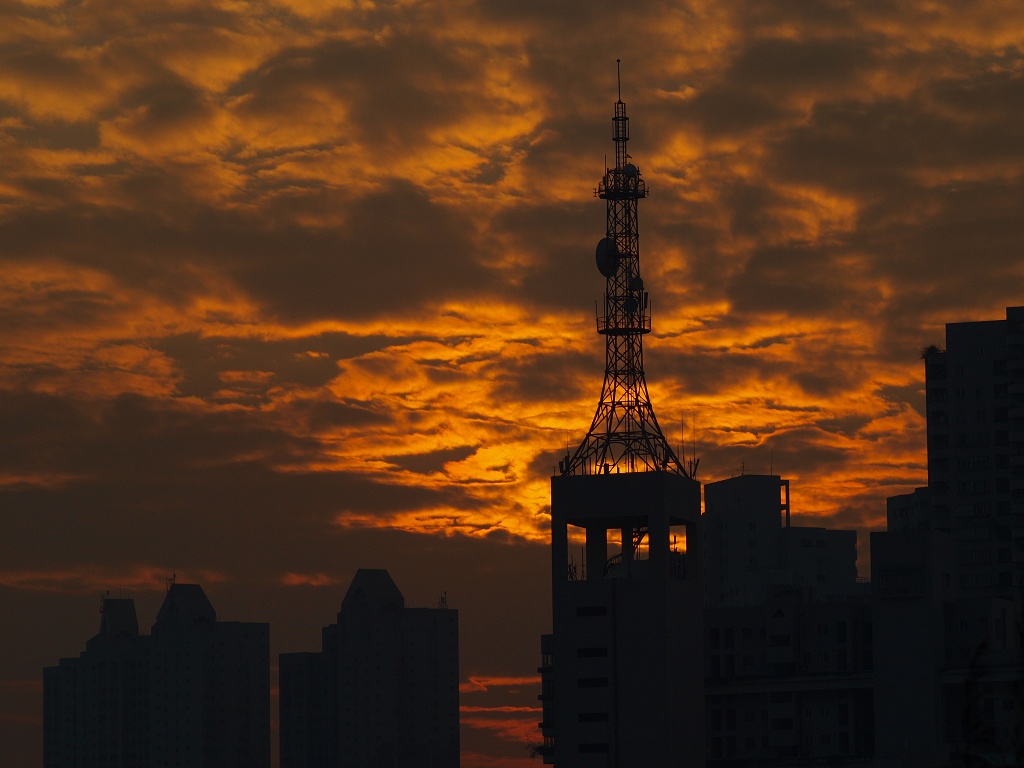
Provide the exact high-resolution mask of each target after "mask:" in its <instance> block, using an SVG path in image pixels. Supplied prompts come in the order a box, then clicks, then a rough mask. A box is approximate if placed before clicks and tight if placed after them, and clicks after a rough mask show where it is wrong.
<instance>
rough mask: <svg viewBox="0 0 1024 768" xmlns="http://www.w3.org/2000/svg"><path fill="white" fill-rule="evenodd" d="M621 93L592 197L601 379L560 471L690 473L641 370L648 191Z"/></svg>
mask: <svg viewBox="0 0 1024 768" xmlns="http://www.w3.org/2000/svg"><path fill="white" fill-rule="evenodd" d="M618 95H619V98H618V101H616V102H615V116H614V117H613V118H612V125H613V134H612V138H613V139H614V141H615V167H614V168H605V172H604V178H603V179H602V180H601V182H600V183H599V184H598V187H597V189H596V190H594V195H595V196H596V197H600V198H601V199H602V200H604V201H605V202H606V208H607V214H606V219H607V223H606V228H605V236H604V237H603V238H602V239H601V240H600V242H598V244H597V268H598V269H599V270H600V272H601V274H602V275H604V276H605V278H606V283H605V292H604V314H603V315H600V314H599V315H598V318H597V332H598V333H599V334H601V335H602V336H604V337H605V369H604V385H603V387H602V389H601V401H600V402H599V403H598V405H597V412H596V413H595V414H594V422H593V424H591V425H590V430H589V431H588V432H587V436H586V437H585V438H584V439H583V442H582V443H580V446H579V447H578V448H577V449H576V452H575V453H574V454H572V455H571V456H568V455H567V456H566V458H565V460H563V461H562V462H560V464H559V471H560V472H561V474H563V475H590V474H599V473H609V472H620V471H621V472H651V471H666V470H667V471H669V472H675V473H677V474H681V475H685V476H686V477H692V476H693V474H694V469H695V466H692V467H685V466H684V465H683V464H682V463H681V462H680V461H679V459H678V457H677V456H676V454H675V452H674V451H673V450H672V447H671V446H670V445H669V443H668V441H667V440H666V439H665V435H664V434H662V431H661V427H660V426H659V425H658V419H657V418H656V417H655V415H654V407H653V406H652V405H651V396H650V394H649V393H648V391H647V379H646V377H645V376H644V352H643V337H644V335H645V334H648V333H650V332H651V304H650V300H649V296H648V293H647V291H646V289H645V288H644V281H643V278H642V277H641V276H640V230H639V227H638V225H637V207H638V206H637V204H638V203H639V201H640V199H641V198H644V197H647V185H646V184H645V183H644V180H643V178H642V177H641V175H640V169H639V168H637V167H636V166H635V165H634V164H633V163H631V162H630V156H629V152H628V151H627V146H626V145H627V143H628V142H629V118H628V117H627V116H626V105H625V104H624V103H623V101H622V86H621V80H620V85H619V94H618Z"/></svg>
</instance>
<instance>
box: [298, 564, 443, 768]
mask: <svg viewBox="0 0 1024 768" xmlns="http://www.w3.org/2000/svg"><path fill="white" fill-rule="evenodd" d="M458 653H459V637H458V611H456V610H454V609H450V608H447V607H438V608H406V607H405V600H404V598H403V597H402V593H401V592H399V590H398V587H396V586H395V583H394V581H392V579H391V577H390V575H389V574H388V572H387V571H384V570H371V569H360V570H359V571H358V572H357V573H356V575H355V578H354V579H353V580H352V584H351V585H350V587H349V589H348V592H347V593H346V594H345V598H344V600H343V601H342V604H341V609H340V610H339V612H338V617H337V623H335V624H331V625H329V626H327V627H324V629H323V641H322V650H321V651H320V652H319V653H282V654H281V656H280V692H281V710H280V724H281V768H299V767H300V766H301V767H302V768H314V767H315V768H321V767H325V768H326V766H331V767H332V768H336V767H338V766H346V767H351V768H363V767H365V768H402V767H403V766H411V765H415V766H419V767H421V768H458V765H459V664H458Z"/></svg>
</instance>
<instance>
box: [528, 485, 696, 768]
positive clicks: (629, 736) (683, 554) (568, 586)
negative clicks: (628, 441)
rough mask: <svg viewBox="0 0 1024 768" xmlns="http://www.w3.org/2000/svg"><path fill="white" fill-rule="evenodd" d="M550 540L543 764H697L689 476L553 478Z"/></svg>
mask: <svg viewBox="0 0 1024 768" xmlns="http://www.w3.org/2000/svg"><path fill="white" fill-rule="evenodd" d="M551 538H552V545H551V556H552V563H551V565H552V567H551V577H552V608H553V627H552V628H553V632H552V634H550V635H545V636H544V637H543V638H541V652H542V659H543V661H542V666H541V667H540V672H541V679H542V693H541V697H540V698H541V700H542V702H543V710H544V721H543V723H542V724H541V730H542V734H543V737H544V747H543V750H542V751H543V757H544V762H545V763H546V764H549V765H552V764H553V765H556V766H558V768H576V767H577V766H579V767H580V768H586V767H589V766H601V767H602V768H604V767H606V766H623V767H625V766H672V767H673V768H703V766H704V764H705V742H704V642H703V638H704V629H703V604H704V593H703V578H702V576H703V562H702V559H703V550H702V546H701V536H700V483H699V482H697V481H696V480H693V479H691V478H688V477H685V476H683V475H679V474H675V473H671V472H634V473H621V474H614V473H612V474H597V475H558V476H555V477H553V478H552V479H551Z"/></svg>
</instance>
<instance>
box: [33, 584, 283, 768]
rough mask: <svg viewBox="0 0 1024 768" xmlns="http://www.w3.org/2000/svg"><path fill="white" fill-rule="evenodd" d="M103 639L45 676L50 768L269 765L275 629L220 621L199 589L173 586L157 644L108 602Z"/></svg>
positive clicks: (131, 611)
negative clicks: (270, 644) (271, 671)
mask: <svg viewBox="0 0 1024 768" xmlns="http://www.w3.org/2000/svg"><path fill="white" fill-rule="evenodd" d="M100 617H101V618H100V631H99V632H98V633H97V635H96V636H95V637H93V638H91V639H90V640H89V641H88V642H87V643H86V648H85V651H84V652H83V653H82V654H80V655H79V656H78V657H77V658H69V659H61V660H60V663H59V665H58V666H55V667H47V668H46V669H44V670H43V731H44V764H45V765H46V768H101V767H102V768H136V767H137V768H179V767H180V766H196V768H222V767H223V768H265V767H266V766H269V765H270V648H269V643H270V629H269V625H267V624H260V623H248V622H222V621H217V615H216V612H215V611H214V609H213V606H212V605H211V604H210V601H209V600H208V599H207V598H206V595H205V594H204V593H203V590H202V588H201V587H200V586H199V585H197V584H172V585H171V586H170V588H169V589H168V591H167V596H166V597H165V598H164V602H163V605H162V606H161V608H160V613H159V615H158V616H157V620H156V623H155V624H154V625H153V628H152V634H150V635H140V634H139V624H138V619H137V617H136V613H135V604H134V602H133V601H132V600H130V599H121V598H109V597H108V598H104V600H103V604H102V608H101V610H100Z"/></svg>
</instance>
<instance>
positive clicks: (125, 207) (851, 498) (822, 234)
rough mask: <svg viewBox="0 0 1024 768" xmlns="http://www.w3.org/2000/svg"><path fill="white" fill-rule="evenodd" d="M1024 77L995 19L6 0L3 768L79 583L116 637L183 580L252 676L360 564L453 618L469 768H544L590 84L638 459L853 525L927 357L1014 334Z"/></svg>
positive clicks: (593, 152)
mask: <svg viewBox="0 0 1024 768" xmlns="http://www.w3.org/2000/svg"><path fill="white" fill-rule="evenodd" d="M1022 54H1024V10H1022V8H1021V4H1020V0H1001V1H1000V0H977V1H976V2H964V1H963V0H961V1H960V2H938V1H933V2H927V1H925V0H906V1H905V2H900V3H894V2H875V1H874V0H857V1H856V2H853V1H845V0H832V1H830V2H828V1H822V2H819V1H817V0H805V1H803V2H792V1H791V0H789V1H787V0H764V1H763V2H749V0H714V1H713V2H712V1H709V2H700V1H699V0H694V1H692V2H655V1H653V0H634V1H633V2H629V3H625V2H620V3H611V2H604V0H486V1H484V0H479V1H474V0H395V1H394V2H383V1H382V2H371V1H370V0H366V1H359V0H352V1H350V2H338V1H332V0H251V1H246V0H220V1H218V0H205V1H203V2H200V1H199V0H162V1H160V2H156V1H154V0H81V1H79V2H73V1H71V0H68V1H67V2H61V1H60V0H52V1H50V0H37V1H24V2H22V1H19V0H0V617H2V631H0V743H2V744H4V745H5V749H6V750H7V751H6V753H5V754H6V755H8V756H13V757H10V759H11V760H13V762H11V765H18V766H27V767H28V768H38V767H39V766H41V765H42V747H41V739H42V735H41V734H42V728H41V701H42V693H41V677H42V671H41V670H42V667H43V666H45V665H50V664H55V663H56V662H57V660H58V659H59V658H60V657H61V656H73V655H77V654H78V653H79V652H80V651H81V650H82V649H83V648H84V644H85V640H86V639H87V638H88V637H89V636H91V635H92V634H94V633H95V632H96V630H97V629H98V626H99V615H98V608H99V600H100V597H99V596H100V594H101V593H102V592H104V591H105V590H108V589H109V590H111V591H112V593H113V594H118V595H122V594H123V595H128V596H133V597H135V599H136V603H137V606H138V610H139V619H140V624H141V625H142V626H143V627H144V628H146V631H148V627H149V626H150V625H151V624H152V622H153V620H154V619H155V616H156V610H157V607H158V606H159V603H160V600H161V598H162V594H163V590H164V583H165V582H164V580H165V578H166V577H169V576H171V575H172V574H177V578H178V580H179V581H195V582H199V583H201V584H202V585H203V586H204V588H205V589H206V592H207V594H208V596H209V597H210V599H211V601H212V602H213V604H214V606H215V607H216V608H217V609H218V614H219V616H220V618H222V619H232V620H248V621H269V622H271V637H272V643H273V647H272V651H273V654H274V658H275V661H276V654H277V652H279V651H297V650H317V649H319V637H320V627H321V626H323V625H324V624H327V623H330V622H332V621H333V620H334V617H335V614H336V612H337V610H338V607H339V605H340V602H341V599H342V597H343V595H344V592H345V589H346V588H347V585H348V582H349V580H350V579H351V577H352V575H353V574H354V572H355V570H356V569H357V568H358V567H382V568H387V569H388V570H389V571H390V572H391V574H392V576H393V577H394V579H395V582H396V583H397V585H398V587H399V588H400V589H401V590H402V591H403V593H404V594H405V597H406V604H407V605H414V606H424V605H436V604H437V601H438V599H439V598H440V596H441V594H442V593H443V592H446V593H447V598H448V603H449V605H450V606H451V607H454V608H458V609H459V611H460V632H461V643H462V647H461V670H462V679H463V681H464V682H463V692H464V695H463V697H462V704H463V710H464V712H463V724H464V728H463V737H462V738H463V760H462V765H463V766H464V768H513V766H522V767H523V768H525V766H529V765H538V764H539V763H537V762H535V761H533V762H531V761H530V759H529V756H528V751H527V747H526V742H527V741H528V740H529V739H536V738H538V737H537V735H536V734H537V731H536V727H535V725H536V723H537V721H538V720H539V719H540V713H539V710H538V709H537V706H538V702H537V700H536V693H537V692H538V690H539V684H538V682H537V676H536V667H537V665H538V663H539V635H540V634H541V633H542V632H545V631H547V630H548V629H549V628H550V616H549V611H550V595H549V572H548V560H547V533H546V529H547V524H548V494H549V477H550V475H551V473H552V468H553V467H554V465H555V464H556V463H557V460H558V458H559V456H560V455H562V454H564V452H565V449H566V445H567V444H568V445H570V446H575V445H576V444H578V443H579V441H580V439H581V438H582V437H583V434H584V432H585V430H586V428H587V427H588V426H589V424H590V420H591V418H592V417H593V412H594V407H595V405H596V403H597V398H598V395H599V393H600V385H601V376H602V371H603V363H604V346H603V339H602V338H601V337H599V336H597V334H596V333H595V324H594V300H595V299H597V298H598V297H600V296H601V294H602V291H603V288H604V285H603V282H604V281H603V278H602V277H601V275H600V274H599V273H598V271H597V269H596V267H595V264H594V247H595V245H596V243H597V241H598V240H599V239H600V238H601V237H602V236H603V235H604V204H603V202H602V201H600V200H596V199H595V198H594V197H593V190H594V187H595V186H596V185H597V182H598V181H599V180H600V178H601V175H602V172H603V168H604V159H605V157H606V156H608V155H612V154H613V150H614V147H613V144H612V142H611V130H612V129H611V115H612V106H613V103H614V101H615V98H616V90H615V89H616V80H615V60H616V59H617V58H621V59H622V97H623V100H624V101H625V102H626V104H627V107H628V111H629V116H630V118H631V119H630V129H631V136H632V140H631V142H630V151H631V154H632V156H633V160H634V162H635V163H636V164H637V165H638V166H639V167H640V169H641V171H642V172H643V174H644V178H645V179H646V181H647V184H648V186H649V188H650V190H651V195H650V198H649V199H647V200H644V201H642V202H641V204H640V231H641V253H640V260H641V267H642V270H643V274H644V279H645V282H646V285H647V288H648V289H649V290H650V292H651V297H652V304H653V315H654V317H653V325H654V332H653V333H652V334H651V335H649V336H647V337H646V339H645V342H644V344H645V350H646V370H647V378H648V383H649V386H650V390H651V395H652V398H653V399H654V404H655V409H656V412H657V414H658V417H659V419H660V421H661V423H662V426H663V427H664V429H665V432H666V434H667V436H668V438H669V440H670V441H671V442H672V443H673V444H676V445H678V444H679V442H680V439H681V434H682V439H683V440H685V444H686V453H687V455H690V454H692V453H693V452H694V451H695V452H696V455H697V456H698V457H699V458H700V471H699V479H701V480H702V481H703V482H711V481H715V480H721V479H724V478H727V477H730V476H732V475H735V474H738V473H739V472H740V471H741V467H742V468H743V469H744V470H745V471H747V472H753V473H767V472H769V471H770V470H773V471H774V472H775V473H778V474H781V475H782V476H783V477H787V478H789V479H790V480H791V481H792V498H793V505H794V513H795V522H796V523H799V524H819V525H829V526H834V527H847V528H852V527H856V528H857V529H858V530H860V531H862V532H864V531H867V530H871V529H878V528H880V527H882V526H883V525H884V519H885V498H886V497H887V496H891V495H895V494H898V493H904V492H908V491H909V490H911V489H912V488H913V487H915V486H918V485H923V484H924V483H925V481H926V471H925V466H926V465H925V425H924V418H923V414H922V411H923V403H924V397H923V365H922V363H921V361H920V360H919V353H920V349H921V348H922V347H923V346H926V345H928V344H939V345H941V344H942V343H943V341H944V331H943V325H944V323H946V322H955V321H965V320H978V319H1001V318H1003V317H1005V307H1007V306H1011V305H1019V304H1022V303H1024V258H1022V252H1024V55H1022ZM684 427H685V429H684ZM860 557H861V571H862V573H863V574H864V575H867V562H866V561H867V557H868V552H867V538H866V536H864V535H862V536H861V537H860ZM274 680H275V684H276V666H275V672H274ZM8 745H13V746H8ZM5 759H8V758H7V757H5Z"/></svg>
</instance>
